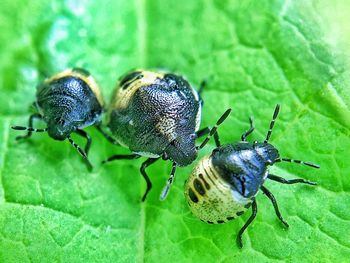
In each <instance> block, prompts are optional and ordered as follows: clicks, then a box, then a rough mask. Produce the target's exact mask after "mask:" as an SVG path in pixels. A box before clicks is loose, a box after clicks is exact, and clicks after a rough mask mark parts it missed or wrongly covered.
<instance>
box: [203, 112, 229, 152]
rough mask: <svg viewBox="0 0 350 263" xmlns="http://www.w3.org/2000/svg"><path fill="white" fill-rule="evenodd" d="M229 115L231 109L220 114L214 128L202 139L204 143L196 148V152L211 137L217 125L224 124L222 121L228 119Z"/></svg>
mask: <svg viewBox="0 0 350 263" xmlns="http://www.w3.org/2000/svg"><path fill="white" fill-rule="evenodd" d="M230 113H231V109H228V110H226V111H225V112H224V114H222V116H221V117H220V119H219V120H218V121H217V122H216V123H215V125H214V127H213V128H212V129H211V130H210V132H209V134H208V136H207V137H206V138H205V139H204V141H203V142H202V144H201V145H200V146H197V147H196V148H197V150H200V149H202V148H203V147H204V146H205V145H206V144H207V143H208V142H209V140H210V138H211V136H213V135H214V134H215V133H216V131H217V129H218V127H219V125H220V124H222V123H223V122H224V120H225V119H226V118H227V117H228V115H230Z"/></svg>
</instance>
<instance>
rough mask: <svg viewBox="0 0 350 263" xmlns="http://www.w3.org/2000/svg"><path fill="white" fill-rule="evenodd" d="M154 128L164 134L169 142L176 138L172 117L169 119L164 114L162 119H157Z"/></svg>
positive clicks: (174, 122) (174, 123)
mask: <svg viewBox="0 0 350 263" xmlns="http://www.w3.org/2000/svg"><path fill="white" fill-rule="evenodd" d="M156 129H157V131H158V132H160V133H161V134H162V135H164V136H165V137H166V138H167V140H168V141H169V142H172V141H173V140H175V139H176V138H177V136H176V133H175V130H176V121H175V120H174V119H170V118H168V117H167V116H164V117H163V118H162V119H159V120H158V123H157V124H156Z"/></svg>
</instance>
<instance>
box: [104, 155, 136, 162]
mask: <svg viewBox="0 0 350 263" xmlns="http://www.w3.org/2000/svg"><path fill="white" fill-rule="evenodd" d="M140 157H141V155H138V154H115V155H112V156H111V157H109V158H108V159H107V160H104V161H102V164H105V163H108V162H111V161H114V160H132V159H137V158H140Z"/></svg>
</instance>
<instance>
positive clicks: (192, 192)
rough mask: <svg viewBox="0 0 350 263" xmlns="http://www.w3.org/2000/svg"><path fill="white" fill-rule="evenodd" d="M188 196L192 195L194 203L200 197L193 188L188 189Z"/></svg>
mask: <svg viewBox="0 0 350 263" xmlns="http://www.w3.org/2000/svg"><path fill="white" fill-rule="evenodd" d="M188 196H189V197H190V199H191V200H192V202H193V203H198V197H197V196H196V194H195V193H194V191H193V190H192V188H189V189H188Z"/></svg>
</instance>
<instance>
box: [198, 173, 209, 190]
mask: <svg viewBox="0 0 350 263" xmlns="http://www.w3.org/2000/svg"><path fill="white" fill-rule="evenodd" d="M199 178H200V179H201V180H202V181H203V183H204V185H205V188H207V190H209V189H210V185H209V184H208V182H207V181H206V180H205V179H204V176H203V174H199Z"/></svg>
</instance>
